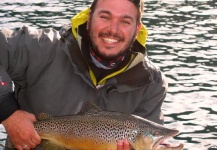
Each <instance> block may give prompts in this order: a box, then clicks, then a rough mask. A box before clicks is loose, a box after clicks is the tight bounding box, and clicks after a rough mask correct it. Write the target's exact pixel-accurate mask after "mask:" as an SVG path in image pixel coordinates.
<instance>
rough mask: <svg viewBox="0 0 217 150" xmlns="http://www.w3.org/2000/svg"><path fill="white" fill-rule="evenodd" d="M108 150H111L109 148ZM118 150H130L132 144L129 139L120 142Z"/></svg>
mask: <svg viewBox="0 0 217 150" xmlns="http://www.w3.org/2000/svg"><path fill="white" fill-rule="evenodd" d="M108 150H111V149H110V148H108ZM117 150H130V144H129V142H128V140H127V139H125V140H119V141H118V143H117Z"/></svg>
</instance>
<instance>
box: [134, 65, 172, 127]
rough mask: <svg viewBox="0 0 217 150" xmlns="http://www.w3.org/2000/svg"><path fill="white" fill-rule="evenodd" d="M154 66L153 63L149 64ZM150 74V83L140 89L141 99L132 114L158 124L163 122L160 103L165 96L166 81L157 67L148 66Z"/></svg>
mask: <svg viewBox="0 0 217 150" xmlns="http://www.w3.org/2000/svg"><path fill="white" fill-rule="evenodd" d="M151 66H152V67H154V65H153V64H151ZM149 70H150V73H151V75H152V83H151V84H149V85H148V86H147V87H146V88H144V89H143V91H142V93H143V94H142V99H143V100H142V101H141V102H140V104H139V106H138V107H137V109H136V111H135V112H134V114H136V115H139V116H142V117H144V118H146V119H148V120H151V121H154V122H156V123H159V124H163V123H164V116H163V113H162V109H161V107H162V104H163V102H164V99H165V97H166V93H167V89H168V83H167V80H166V77H165V76H164V74H163V73H162V72H161V71H160V70H159V69H158V68H155V69H152V68H149Z"/></svg>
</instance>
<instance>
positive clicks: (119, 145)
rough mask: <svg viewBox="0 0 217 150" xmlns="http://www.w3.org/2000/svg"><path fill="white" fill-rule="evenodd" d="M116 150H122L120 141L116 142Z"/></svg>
mask: <svg viewBox="0 0 217 150" xmlns="http://www.w3.org/2000/svg"><path fill="white" fill-rule="evenodd" d="M117 150H123V141H122V140H118V144H117Z"/></svg>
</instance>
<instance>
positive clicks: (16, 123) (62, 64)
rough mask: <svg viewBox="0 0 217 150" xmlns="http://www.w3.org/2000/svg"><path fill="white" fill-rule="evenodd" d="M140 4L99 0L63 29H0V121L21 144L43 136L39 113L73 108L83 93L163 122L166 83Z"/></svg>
mask: <svg viewBox="0 0 217 150" xmlns="http://www.w3.org/2000/svg"><path fill="white" fill-rule="evenodd" d="M141 11H142V2H140V0H94V2H93V4H92V5H91V7H90V9H87V10H85V11H83V12H81V13H79V14H78V15H76V16H75V17H73V18H72V24H71V25H70V26H64V27H63V28H62V30H61V31H60V34H59V32H57V31H55V30H53V29H43V30H40V29H39V30H36V29H33V28H30V27H23V28H22V29H21V30H20V31H11V30H7V29H3V30H2V31H1V33H0V41H1V42H0V54H1V55H0V65H1V66H0V82H1V85H0V122H1V123H2V124H3V125H4V127H5V129H6V131H7V133H8V136H9V137H10V139H11V140H12V142H13V143H14V145H15V146H16V148H17V149H18V150H23V149H30V148H35V147H36V146H37V145H38V144H40V140H41V139H40V137H39V136H38V134H37V132H36V131H35V130H34V127H33V122H35V121H36V117H35V115H38V114H39V113H42V112H44V113H48V114H50V115H53V116H61V115H70V114H76V113H78V112H79V110H80V109H81V106H82V104H83V103H84V102H85V101H86V100H94V102H95V103H96V104H97V105H98V106H99V107H100V108H101V109H103V110H108V111H120V112H125V113H132V114H136V115H139V116H142V117H144V118H147V119H150V120H152V121H154V122H157V123H163V118H162V113H161V105H162V103H163V100H164V98H165V95H166V91H167V83H166V81H165V77H164V75H163V74H162V73H161V72H160V70H159V69H158V68H157V67H155V66H154V65H153V64H152V63H151V62H150V60H148V58H147V55H146V49H145V42H146V38H147V31H146V29H145V27H144V26H143V25H142V23H141ZM11 81H13V82H14V84H15V92H14V94H12V89H11V84H12V82H11ZM124 143H125V144H123V142H120V143H118V145H119V146H118V149H129V143H127V142H126V141H125V142H124ZM123 145H124V146H123ZM124 147H125V148H124Z"/></svg>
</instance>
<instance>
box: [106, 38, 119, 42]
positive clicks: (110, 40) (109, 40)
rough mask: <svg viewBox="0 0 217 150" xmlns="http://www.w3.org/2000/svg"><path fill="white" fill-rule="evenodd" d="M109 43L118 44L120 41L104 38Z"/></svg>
mask: <svg viewBox="0 0 217 150" xmlns="http://www.w3.org/2000/svg"><path fill="white" fill-rule="evenodd" d="M103 39H104V40H105V41H106V42H107V43H115V42H118V40H115V39H110V38H103Z"/></svg>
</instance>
